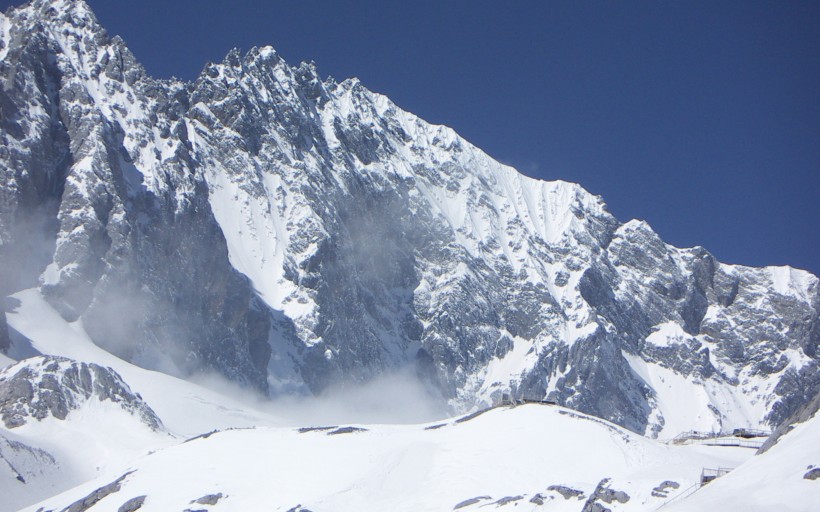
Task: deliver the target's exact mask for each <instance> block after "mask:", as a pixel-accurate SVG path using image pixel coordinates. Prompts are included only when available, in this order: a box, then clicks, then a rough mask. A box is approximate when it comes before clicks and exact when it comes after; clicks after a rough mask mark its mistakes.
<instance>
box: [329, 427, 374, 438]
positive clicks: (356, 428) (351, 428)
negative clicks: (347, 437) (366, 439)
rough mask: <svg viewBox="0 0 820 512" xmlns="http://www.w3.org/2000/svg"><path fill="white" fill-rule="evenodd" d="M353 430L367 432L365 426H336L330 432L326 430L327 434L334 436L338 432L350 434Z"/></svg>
mask: <svg viewBox="0 0 820 512" xmlns="http://www.w3.org/2000/svg"><path fill="white" fill-rule="evenodd" d="M354 432H367V429H366V428H361V427H341V428H337V429H336V430H334V431H332V432H328V433H327V435H329V436H335V435H338V434H352V433H354Z"/></svg>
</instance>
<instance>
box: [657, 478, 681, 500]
mask: <svg viewBox="0 0 820 512" xmlns="http://www.w3.org/2000/svg"><path fill="white" fill-rule="evenodd" d="M678 488H680V484H679V483H677V482H673V481H672V480H664V481H663V482H661V483H660V484H658V485H657V487H655V488H654V489H652V496H654V497H656V498H666V497H668V496H669V490H670V489H678Z"/></svg>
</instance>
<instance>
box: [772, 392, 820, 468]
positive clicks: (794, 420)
mask: <svg viewBox="0 0 820 512" xmlns="http://www.w3.org/2000/svg"><path fill="white" fill-rule="evenodd" d="M818 410H820V390H818V391H817V392H816V393H815V395H814V398H812V399H811V400H809V401H808V402H807V403H806V404H805V405H803V406H802V407H800V408H799V409H798V410H797V411H795V412H794V413H793V414H792V415H791V416H789V417H788V418H786V419H785V420H784V421H783V422H782V423H780V424H779V425H778V426H777V428H775V429H774V431H773V432H772V435H770V436H769V437H768V438H767V439H766V440H765V441H764V442H763V445H762V446H761V447H760V449H759V450H758V451H757V453H758V454H761V453H765V452H767V451H768V450H769V449H770V448H771V447H772V446H774V445H775V444H777V442H778V441H780V439H781V438H782V437H783V436H784V435H786V434H788V433H789V432H791V431H792V429H794V427H796V426H797V425H799V424H800V423H803V422H806V421H808V420H810V419H811V418H813V417H814V416H815V415H816V414H817V411H818Z"/></svg>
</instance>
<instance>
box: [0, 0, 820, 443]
mask: <svg viewBox="0 0 820 512" xmlns="http://www.w3.org/2000/svg"><path fill="white" fill-rule="evenodd" d="M0 140H1V141H2V143H1V144H0V292H2V295H3V296H5V295H8V294H11V293H14V292H17V291H20V290H23V289H28V288H32V287H39V290H40V292H41V293H42V295H43V296H44V297H45V298H46V299H47V301H48V302H49V303H50V304H51V306H52V307H53V308H54V309H55V310H56V311H58V312H59V313H60V314H61V315H62V316H63V318H65V319H66V320H68V321H71V322H81V325H82V327H83V328H84V330H85V332H87V333H88V335H89V336H90V337H91V338H92V339H93V340H94V342H95V343H96V344H97V345H99V346H100V347H103V348H105V349H106V350H108V351H110V352H112V353H114V354H115V355H117V356H119V357H121V358H123V359H126V360H128V361H131V362H134V363H136V364H139V365H141V366H144V367H147V368H154V369H159V370H162V371H166V372H169V373H173V374H176V375H182V376H187V375H192V374H194V373H197V372H201V371H216V372H218V373H219V374H221V375H223V376H225V377H227V378H229V379H231V380H233V381H235V382H238V383H240V384H242V385H245V386H251V387H254V388H257V389H259V390H262V391H264V392H266V393H270V394H279V393H290V392H306V391H310V392H314V393H318V392H321V391H322V390H324V389H326V388H328V387H330V386H336V385H340V384H341V385H343V384H346V383H354V382H364V381H368V380H370V379H372V378H373V377H375V376H378V375H380V374H383V373H386V372H391V371H394V370H399V369H407V368H408V367H409V368H411V369H412V370H413V371H414V372H415V373H416V374H417V375H418V376H419V377H420V378H421V379H423V381H424V382H425V383H427V384H429V386H430V388H431V389H434V390H436V392H437V393H439V394H440V395H441V396H442V397H443V398H445V399H446V400H448V401H449V403H450V405H451V406H452V407H453V408H456V409H461V410H467V409H470V408H473V407H475V406H477V405H480V404H488V403H491V402H493V401H496V400H498V399H500V397H501V395H502V394H504V393H511V395H512V396H513V397H516V398H522V399H523V398H529V399H548V400H551V401H555V402H557V403H559V404H561V405H565V406H568V407H571V408H573V409H577V410H579V411H582V412H585V413H589V414H592V415H595V416H598V417H601V418H604V419H607V420H610V421H613V422H615V423H617V424H619V425H622V426H624V427H626V428H628V429H630V430H633V431H635V432H639V433H646V434H649V435H656V436H665V435H674V434H675V433H677V432H679V431H681V430H686V429H693V428H697V429H706V430H709V429H711V430H727V429H732V428H735V427H764V426H767V425H768V426H773V425H775V424H777V423H779V422H780V421H781V420H783V419H785V418H787V417H789V416H790V415H791V414H793V413H794V412H795V411H796V410H797V409H798V408H799V407H800V406H801V405H802V404H804V403H805V402H807V401H808V400H809V399H810V398H811V397H812V396H813V394H815V393H816V392H817V390H818V388H820V368H819V367H818V363H819V362H820V355H819V354H818V343H819V342H820V320H818V312H820V288H819V287H818V279H817V277H815V276H813V275H811V274H809V273H807V272H804V271H801V270H796V269H792V268H789V267H777V268H775V267H768V268H749V267H743V266H737V265H726V264H722V263H720V262H718V261H716V260H715V258H714V257H712V255H710V254H709V252H707V251H706V250H705V249H703V248H700V247H696V248H693V249H678V248H675V247H672V246H670V245H668V244H666V243H664V241H663V240H661V239H660V237H659V236H658V235H657V234H656V233H655V232H654V231H653V230H652V228H651V227H650V226H648V225H647V224H646V223H644V222H641V221H635V220H633V221H629V222H626V223H622V222H621V221H619V220H618V219H616V218H614V217H613V216H612V215H611V214H610V213H609V212H608V211H607V209H606V206H605V204H604V203H603V201H602V200H601V198H599V197H596V196H593V195H591V194H589V193H588V192H586V191H585V190H584V189H583V188H581V187H580V186H578V185H575V184H571V183H566V182H563V181H538V180H534V179H531V178H528V177H525V176H523V175H521V174H519V173H518V172H517V171H516V170H515V169H512V168H510V167H507V166H505V165H502V164H500V163H498V162H497V161H495V160H493V159H492V158H490V157H489V156H488V155H486V154H485V153H483V152H482V151H481V150H479V149H478V148H476V147H474V146H472V145H471V144H470V143H468V142H467V141H465V140H464V139H462V138H461V137H459V136H458V135H457V134H456V133H455V132H454V131H453V130H451V129H449V128H447V127H444V126H435V125H431V124H429V123H426V122H424V121H423V120H421V119H419V118H418V117H416V116H414V115H412V114H410V113H408V112H405V111H404V110H402V109H400V108H399V107H397V106H396V105H395V104H393V103H392V102H391V101H390V100H389V99H388V98H386V97H384V96H382V95H380V94H376V93H374V92H371V91H369V90H368V89H366V88H365V86H364V85H362V84H361V83H360V82H359V81H358V80H356V79H348V80H345V81H342V82H337V81H335V80H333V79H330V78H323V77H321V76H320V75H319V73H318V72H317V68H316V66H315V65H314V64H312V63H302V64H300V65H298V66H291V65H289V64H288V63H286V62H285V61H284V60H283V59H282V58H281V56H280V55H279V54H277V52H276V51H274V50H273V49H272V48H269V47H266V48H253V49H251V50H250V51H249V52H247V53H246V54H244V55H243V54H241V53H240V52H238V51H232V52H231V53H229V54H228V55H227V56H226V57H225V59H224V61H222V62H220V63H209V64H207V65H206V66H205V67H204V69H203V71H202V73H201V75H200V76H199V78H197V79H196V80H195V81H193V82H181V81H175V80H158V79H155V78H152V77H151V76H149V75H148V74H147V73H146V72H145V70H144V69H143V68H142V67H141V66H140V64H139V63H138V62H137V61H136V59H135V58H134V56H133V55H132V54H131V52H130V51H129V50H128V48H127V46H126V44H125V42H124V41H123V40H122V39H120V38H119V37H110V36H109V35H108V34H107V33H106V32H105V30H104V29H103V28H102V27H101V26H100V25H99V24H98V22H97V20H96V19H95V17H94V14H93V13H92V12H91V10H90V9H89V8H88V6H87V5H85V4H84V3H83V2H82V1H80V0H52V1H46V0H34V1H32V2H30V3H29V4H27V5H25V6H22V7H20V8H13V9H10V10H9V11H7V12H6V13H5V15H0ZM10 307H12V306H7V308H10ZM9 334H10V333H9V332H8V328H7V326H6V321H5V319H4V318H3V317H2V316H0V349H3V348H7V347H9V346H10V344H11V342H10V341H9V340H10V338H9ZM681 390H685V391H686V392H685V393H681ZM681 396H686V397H687V398H686V399H685V400H680V397H681Z"/></svg>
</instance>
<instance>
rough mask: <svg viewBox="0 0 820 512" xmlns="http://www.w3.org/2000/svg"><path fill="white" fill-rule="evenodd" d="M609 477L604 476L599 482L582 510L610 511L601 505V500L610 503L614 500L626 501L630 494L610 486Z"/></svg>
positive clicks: (582, 511) (594, 511)
mask: <svg viewBox="0 0 820 512" xmlns="http://www.w3.org/2000/svg"><path fill="white" fill-rule="evenodd" d="M609 481H610V479H609V478H604V479H603V480H601V481H600V482H598V485H597V487H595V491H594V492H593V493H592V494H591V495H590V497H589V499H588V500H587V502H586V503H584V508H583V509H582V510H581V512H608V511H609V509H608V508H606V507H605V506H603V505H601V504H600V503H599V501H602V502H604V503H607V504H610V503H612V502H614V501H617V502H618V503H626V502H627V501H629V495H628V494H627V493H625V492H623V491H616V490H613V489H610V488H609Z"/></svg>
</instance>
